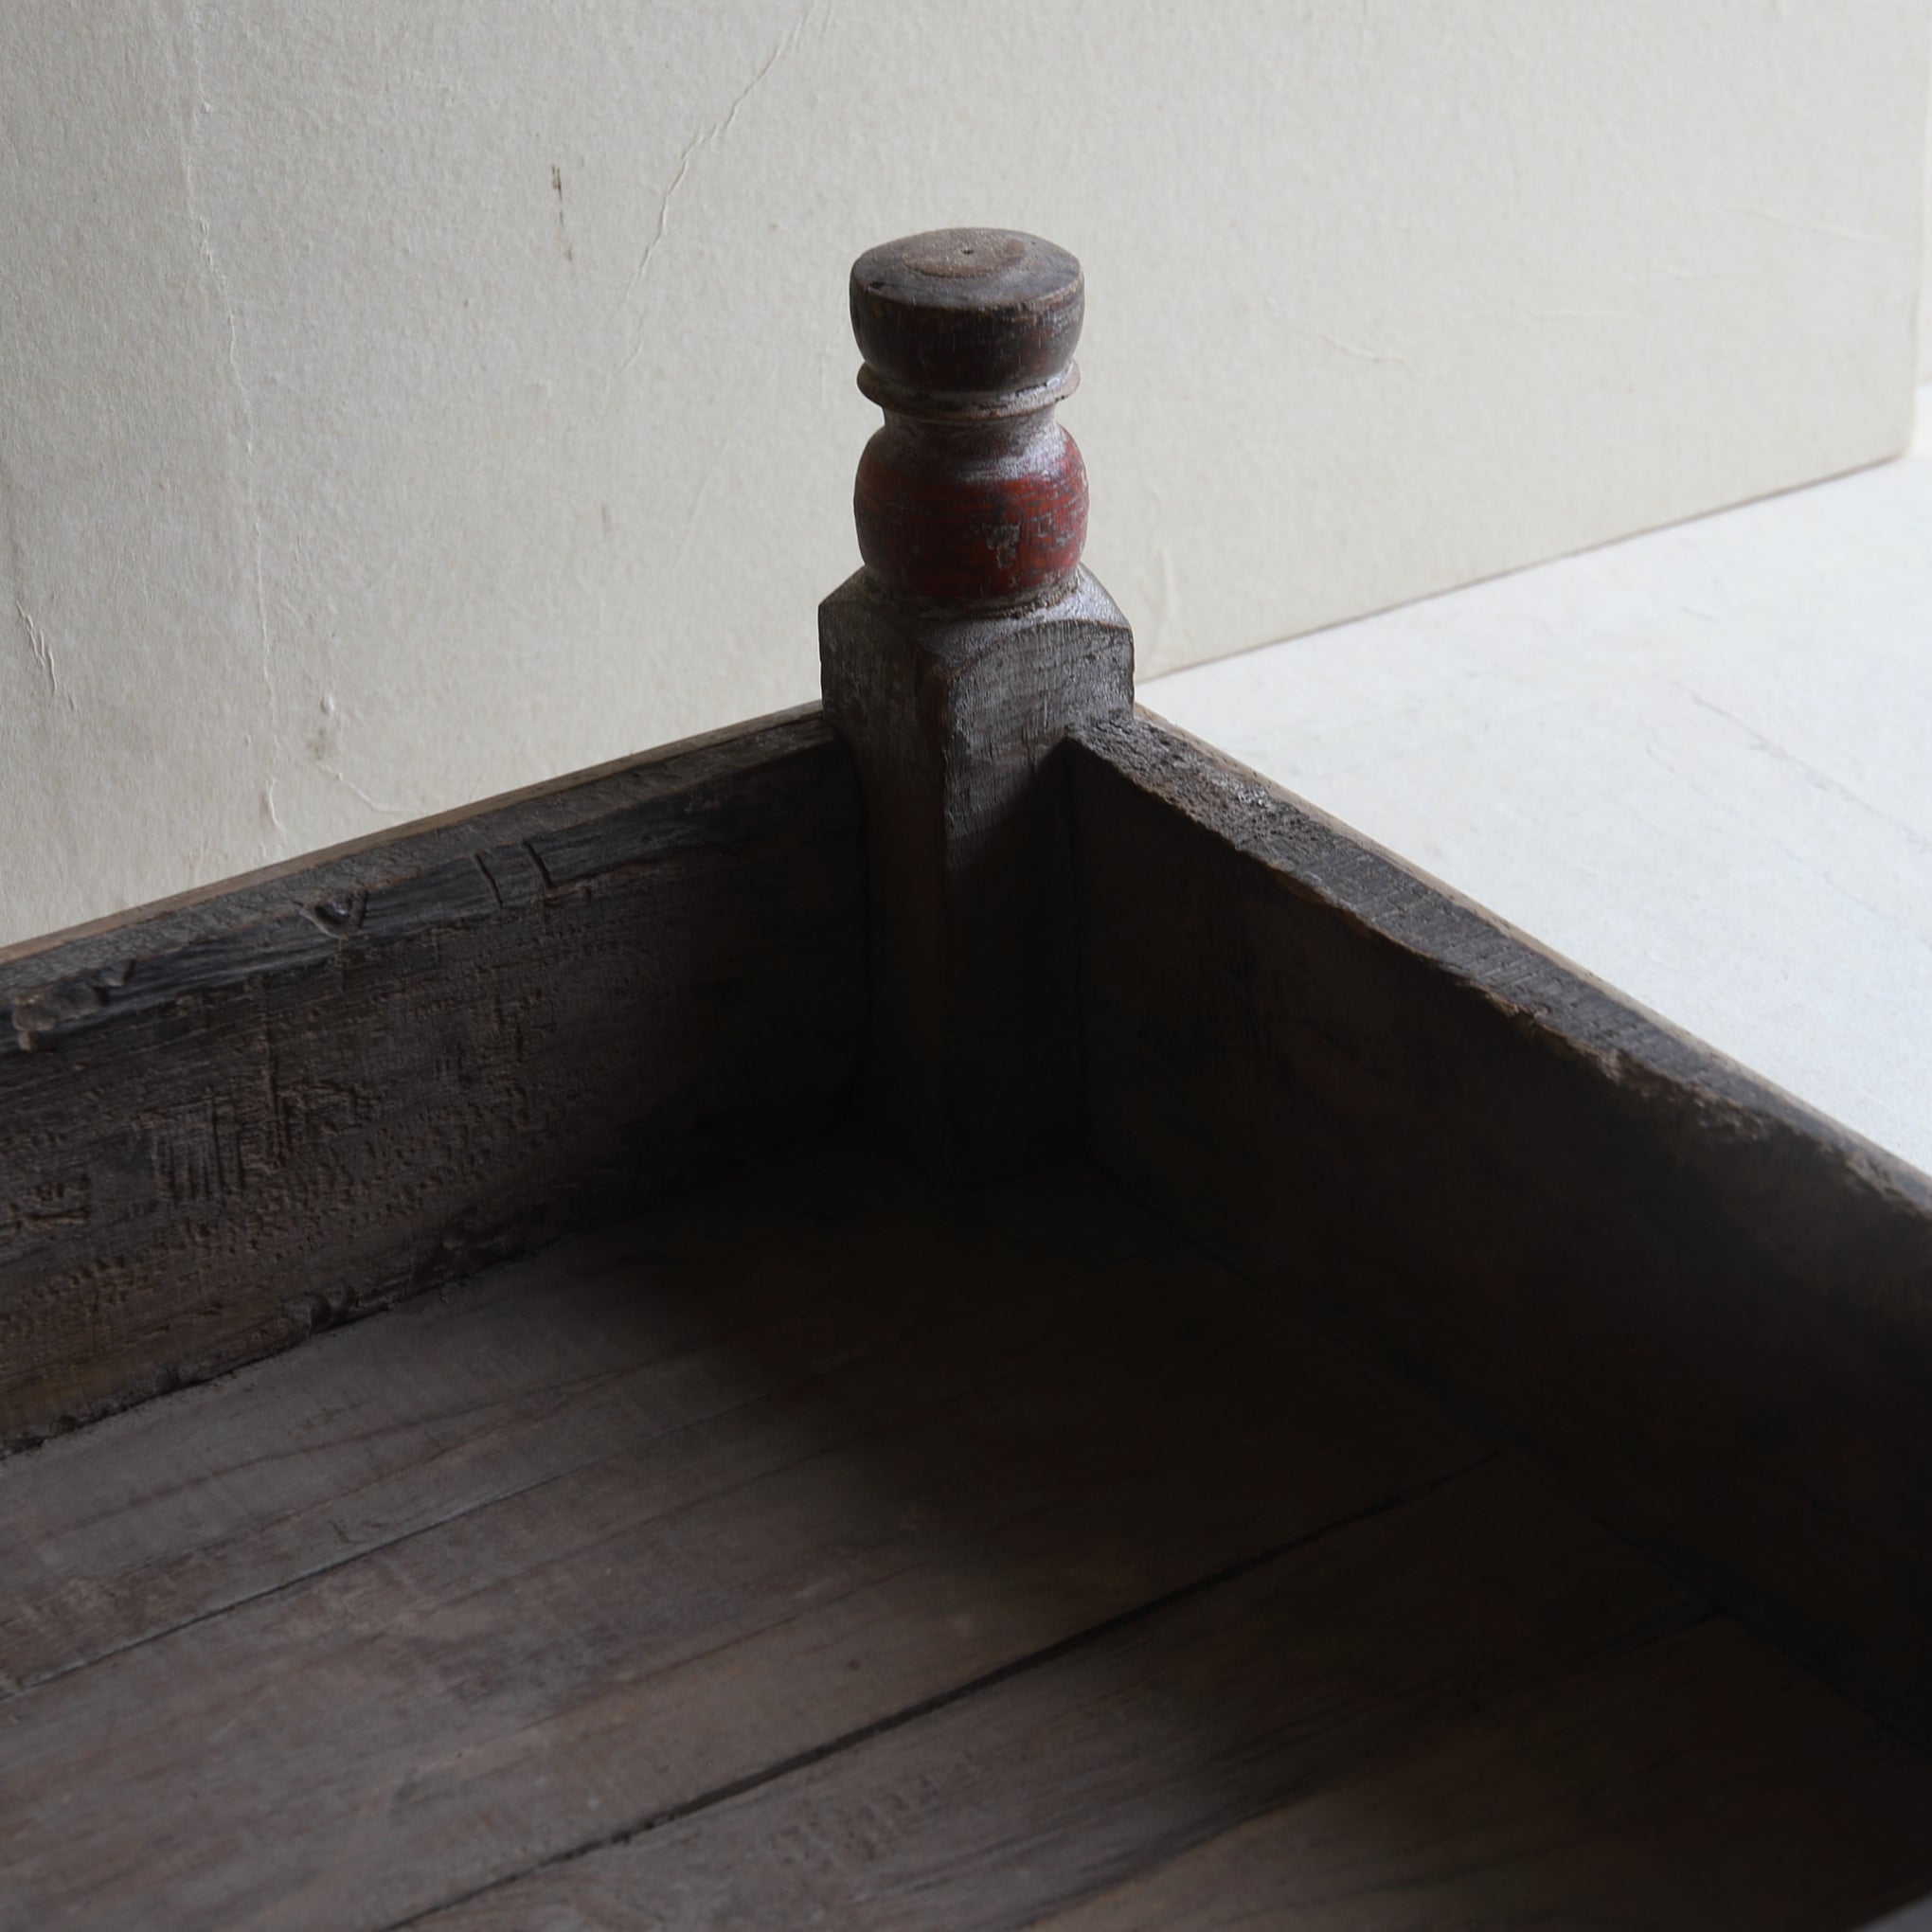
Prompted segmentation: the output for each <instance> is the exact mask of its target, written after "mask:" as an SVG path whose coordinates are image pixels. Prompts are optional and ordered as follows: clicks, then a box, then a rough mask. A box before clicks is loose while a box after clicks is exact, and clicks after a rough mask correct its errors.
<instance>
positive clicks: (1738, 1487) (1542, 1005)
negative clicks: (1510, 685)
mask: <svg viewBox="0 0 1932 1932" xmlns="http://www.w3.org/2000/svg"><path fill="white" fill-rule="evenodd" d="M1073 752H1074V766H1073V793H1074V800H1075V822H1076V827H1077V858H1078V868H1079V876H1080V882H1081V924H1082V938H1083V946H1082V962H1083V963H1082V992H1083V1011H1084V1023H1085V1036H1086V1051H1087V1082H1088V1084H1087V1100H1088V1129H1089V1136H1090V1140H1091V1145H1092V1147H1093V1150H1094V1152H1095V1153H1096V1154H1097V1155H1098V1156H1099V1157H1100V1160H1101V1161H1102V1162H1103V1163H1104V1164H1106V1165H1107V1166H1109V1167H1111V1168H1112V1169H1114V1170H1115V1171H1116V1172H1118V1174H1120V1175H1121V1176H1122V1177H1124V1178H1125V1179H1126V1180H1127V1181H1128V1182H1129V1183H1130V1184H1131V1185H1132V1186H1133V1187H1134V1188H1135V1189H1136V1190H1138V1191H1139V1192H1141V1193H1142V1194H1144V1195H1145V1196H1146V1197H1147V1198H1148V1199H1149V1200H1151V1201H1152V1202H1154V1204H1155V1205H1156V1206H1158V1207H1161V1208H1163V1209H1164V1210H1165V1211H1166V1212H1168V1213H1169V1214H1170V1215H1172V1217H1173V1218H1174V1219H1175V1220H1176V1221H1177V1222H1179V1223H1180V1225H1182V1226H1183V1227H1185V1228H1186V1229H1188V1231H1190V1233H1192V1234H1194V1235H1195V1236H1196V1237H1198V1238H1200V1239H1201V1240H1203V1241H1204V1242H1206V1243H1207V1244H1208V1245H1210V1246H1212V1247H1214V1248H1216V1249H1218V1250H1219V1251H1220V1252H1221V1253H1222V1254H1223V1255H1225V1257H1226V1258H1228V1259H1229V1260H1231V1261H1234V1262H1235V1263H1236V1264H1237V1265H1239V1266H1240V1267H1242V1268H1243V1270H1244V1271H1246V1272H1247V1273H1249V1274H1250V1275H1252V1276H1253V1277H1254V1278H1255V1279H1258V1280H1260V1281H1262V1282H1264V1283H1267V1284H1269V1285H1270V1286H1276V1287H1279V1288H1280V1289H1281V1290H1283V1291H1284V1292H1287V1293H1290V1294H1294V1295H1297V1296H1298V1297H1302V1298H1303V1300H1304V1302H1305V1303H1306V1304H1307V1305H1308V1306H1309V1308H1310V1311H1311V1312H1313V1313H1315V1314H1316V1315H1317V1316H1318V1317H1319V1318H1323V1319H1325V1320H1327V1321H1328V1322H1330V1323H1331V1324H1333V1323H1340V1324H1342V1325H1343V1326H1344V1327H1346V1328H1347V1329H1348V1330H1350V1331H1351V1332H1352V1333H1355V1334H1357V1335H1358V1336H1366V1337H1367V1338H1368V1339H1369V1340H1370V1341H1371V1342H1372V1343H1373V1344H1374V1346H1375V1347H1376V1348H1377V1349H1378V1350H1379V1351H1382V1352H1384V1353H1386V1354H1387V1355H1389V1356H1391V1357H1393V1358H1394V1359H1395V1360H1397V1361H1399V1362H1400V1363H1402V1364H1403V1365H1404V1366H1405V1367H1407V1368H1409V1369H1411V1370H1413V1371H1414V1372H1416V1373H1417V1374H1418V1375H1420V1376H1421V1377H1422V1378H1423V1379H1425V1380H1426V1381H1427V1382H1428V1383H1429V1384H1431V1385H1432V1386H1434V1387H1435V1388H1437V1389H1438V1390H1439V1391H1440V1392H1441V1393H1442V1394H1443V1395H1444V1396H1446V1397H1447V1398H1448V1399H1449V1400H1450V1401H1451V1402H1452V1403H1453V1404H1455V1405H1456V1406H1457V1407H1458V1409H1459V1411H1460V1412H1461V1413H1462V1415H1463V1416H1464V1417H1465V1418H1466V1419H1468V1420H1469V1421H1471V1422H1473V1423H1474V1424H1475V1425H1476V1426H1477V1427H1478V1428H1479V1429H1481V1430H1482V1431H1483V1432H1484V1433H1487V1434H1489V1435H1490V1436H1492V1437H1493V1438H1496V1439H1499V1440H1503V1441H1505V1442H1508V1443H1510V1444H1512V1445H1514V1446H1515V1447H1517V1448H1520V1449H1521V1450H1523V1451H1525V1452H1527V1453H1528V1454H1529V1455H1530V1456H1531V1457H1532V1458H1534V1459H1536V1460H1537V1461H1539V1462H1540V1463H1541V1464H1542V1465H1543V1466H1544V1467H1545V1468H1547V1470H1548V1471H1549V1472H1550V1473H1551V1474H1552V1475H1553V1476H1555V1477H1556V1479H1557V1480H1558V1482H1559V1484H1560V1485H1561V1486H1562V1487H1563V1488H1564V1489H1565V1490H1566V1491H1567V1492H1568V1493H1569V1494H1571V1495H1572V1496H1573V1497H1575V1498H1576V1499H1577V1500H1579V1501H1581V1502H1583V1504H1584V1505H1585V1506H1586V1507H1588V1508H1591V1509H1593V1510H1594V1511H1596V1512H1598V1513H1599V1514H1601V1516H1602V1517H1603V1519H1604V1520H1605V1521H1606V1522H1609V1523H1611V1524H1612V1525H1614V1526H1615V1527H1617V1528H1618V1529H1621V1530H1623V1531H1624V1532H1625V1533H1627V1534H1630V1535H1632V1536H1634V1537H1636V1538H1637V1539H1638V1540H1640V1541H1642V1542H1643V1543H1645V1544H1646V1545H1648V1546H1649V1547H1651V1548H1652V1549H1653V1550H1655V1552H1657V1553H1658V1554H1659V1555H1661V1556H1662V1557H1663V1558H1664V1559H1665V1560H1667V1561H1668V1562H1669V1563H1671V1564H1672V1565H1673V1566H1675V1567H1676V1568H1677V1569H1679V1570H1680V1571H1681V1572H1682V1573H1683V1574H1684V1575H1686V1576H1687V1577H1689V1578H1690V1579H1691V1580H1693V1581H1695V1582H1697V1583H1700V1584H1702V1585H1704V1586H1705V1587H1707V1588H1708V1589H1709V1590H1710V1591H1711V1592H1712V1593H1713V1594H1714V1595H1716V1596H1717V1597H1718V1598H1719V1599H1720V1600H1721V1601H1725V1602H1726V1603H1728V1604H1729V1605H1731V1606H1732V1607H1733V1608H1735V1609H1737V1610H1739V1611H1740V1612H1742V1613H1744V1614H1745V1615H1746V1616H1748V1617H1749V1618H1750V1619H1752V1620H1753V1621H1755V1622H1757V1623H1758V1624H1759V1625H1760V1626H1761V1627H1762V1629H1764V1630H1765V1631H1767V1632H1769V1633H1770V1634H1771V1635H1773V1636H1775V1637H1778V1638H1779V1639H1780V1641H1781V1642H1783V1643H1784V1644H1785V1645H1786V1646H1787V1647H1788V1648H1790V1649H1791V1650H1793V1651H1794V1652H1796V1653H1798V1655H1801V1656H1803V1657H1805V1658H1807V1659H1809V1660H1810V1661H1812V1662H1813V1663H1815V1664H1816V1665H1817V1666H1818V1667H1820V1668H1821V1669H1822V1670H1824V1671H1825V1672H1826V1673H1828V1674H1830V1675H1831V1676H1833V1677H1834V1679H1836V1680H1837V1681H1838V1682H1839V1683H1840V1684H1842V1685H1845V1686H1846V1687H1848V1688H1850V1689H1851V1690H1853V1691H1854V1692H1855V1693H1857V1694H1858V1695H1860V1696H1861V1697H1862V1698H1863V1699H1864V1700H1865V1701H1866V1702H1868V1703H1869V1705H1871V1706H1872V1707H1873V1708H1875V1709H1877V1710H1879V1711H1880V1712H1881V1713H1883V1714H1885V1715H1887V1717H1889V1718H1891V1719H1893V1720H1894V1721H1896V1722H1898V1723H1900V1724H1901V1725H1902V1726H1905V1727H1907V1728H1910V1729H1911V1730H1913V1731H1914V1732H1915V1733H1916V1734H1917V1735H1918V1736H1919V1737H1921V1738H1922V1739H1932V1185H1928V1183H1927V1181H1926V1179H1925V1177H1924V1176H1923V1175H1922V1174H1919V1173H1918V1172H1915V1171H1913V1170H1911V1169H1909V1168H1906V1167H1905V1166H1904V1165H1903V1164H1901V1163H1899V1162H1896V1161H1893V1160H1891V1159H1890V1158H1889V1157H1887V1155H1886V1154H1883V1153H1881V1152H1880V1151H1879V1150H1878V1149H1876V1148H1874V1147H1871V1146H1869V1145H1868V1144H1866V1143H1865V1142H1863V1141H1860V1140H1858V1139H1857V1138H1855V1137H1854V1136H1851V1135H1850V1134H1848V1133H1846V1132H1844V1131H1842V1130H1841V1129H1839V1128H1837V1127H1835V1126H1834V1125H1833V1124H1832V1123H1831V1122H1829V1121H1827V1120H1825V1119H1823V1118H1820V1117H1819V1116H1817V1115H1816V1114H1813V1113H1811V1112H1809V1111H1808V1110H1807V1109H1805V1108H1804V1107H1802V1106H1800V1105H1799V1104H1798V1103H1797V1102H1796V1101H1794V1100H1790V1099H1788V1098H1787V1097H1785V1096H1784V1095H1782V1094H1780V1093H1778V1092H1776V1091H1775V1090H1773V1089H1771V1088H1769V1087H1767V1086H1765V1085H1764V1084H1763V1083H1762V1082H1759V1081H1756V1080H1754V1079H1753V1078H1752V1077H1751V1076H1750V1075H1749V1074H1747V1073H1745V1072H1744V1071H1743V1070H1742V1069H1741V1068H1739V1067H1737V1066H1736V1065H1734V1064H1731V1063H1730V1062H1728V1061H1726V1060H1725V1059H1724V1058H1722V1057H1721V1056H1720V1055H1718V1054H1716V1053H1714V1052H1712V1051H1710V1050H1709V1049H1708V1048H1707V1047H1702V1046H1700V1045H1699V1044H1697V1043H1696V1042H1695V1041H1692V1040H1690V1039H1688V1038H1686V1037H1685V1036H1683V1035H1682V1034H1679V1033H1676V1032H1673V1030H1672V1029H1670V1028H1668V1027H1667V1026H1664V1025H1663V1024H1661V1023H1660V1022H1658V1021H1656V1020H1655V1019H1654V1018H1652V1017H1651V1016H1650V1015H1648V1014H1646V1013H1644V1012H1642V1011H1639V1010H1638V1009H1637V1008H1636V1007H1634V1006H1632V1005H1631V1004H1630V1003H1629V1002H1627V1001H1625V1000H1623V999H1621V998H1620V997H1619V996H1618V995H1617V994H1615V993H1611V992H1608V991H1607V990H1605V989H1604V988H1602V987H1601V986H1599V985H1597V984H1596V983H1594V982H1593V981H1591V980H1589V979H1588V978H1586V977H1585V976H1584V975H1582V974H1580V973H1578V972H1577V971H1575V970H1574V969H1572V968H1570V967H1567V966H1565V965H1564V964H1563V963H1562V962H1560V961H1559V960H1557V959H1555V958H1554V957H1551V956H1550V955H1549V954H1547V953H1546V952H1544V951H1542V950H1540V949H1539V948H1537V947H1536V946H1535V945H1534V944H1533V943H1531V942H1530V941H1529V940H1527V939H1523V938H1522V937H1520V936H1519V935H1517V934H1516V933H1514V932H1512V931H1511V930H1509V929H1508V928H1507V927H1505V926H1503V925H1502V924H1501V923H1499V922H1498V921H1495V920H1494V919H1493V918H1491V917H1490V916H1489V915H1488V914H1486V913H1483V912H1481V911H1479V910H1478V909H1476V907H1474V906H1472V905H1469V904H1468V903H1464V902H1462V901H1459V900H1457V899H1456V898H1454V897H1453V896H1451V895H1450V894H1449V893H1448V892H1446V891H1444V890H1443V889H1441V888H1440V887H1439V886H1435V885H1434V884H1432V883H1431V882H1430V881H1428V880H1427V879H1425V878H1423V877H1422V876H1421V875H1419V874H1418V873H1416V872H1415V871H1413V870H1411V869H1410V868H1408V867H1406V866H1404V865H1403V864H1402V863H1401V862H1400V861H1398V860H1396V859H1393V858H1391V857H1390V856H1389V855H1388V854H1386V853H1385V852H1383V851H1381V850H1378V849H1376V848H1374V847H1372V846H1370V845H1368V844H1367V843H1366V842H1364V841H1363V840H1361V839H1359V838H1356V837H1355V836H1354V835H1352V834H1351V833H1350V832H1348V831H1346V830H1345V829H1344V828H1342V827H1340V826H1337V825H1335V824H1334V823H1333V821H1331V820H1329V819H1327V818H1324V817H1323V816H1322V815H1321V814H1319V813H1317V812H1315V811H1313V810H1312V809H1311V808H1309V807H1308V806H1306V805H1304V804H1302V803H1300V802H1299V801H1298V800H1296V799H1293V798H1291V797H1289V796H1286V795H1285V794H1283V793H1280V792H1279V791H1277V790H1275V789H1274V788H1273V787H1271V786H1269V785H1268V784H1267V783H1265V782H1264V781H1263V780H1261V778H1257V777H1256V776H1255V775H1254V774H1253V773H1251V772H1248V771H1245V770H1243V769H1242V768H1240V767H1237V766H1235V765H1234V764H1232V763H1231V762H1230V761H1229V760H1225V759H1223V758H1221V757H1219V756H1218V755H1216V754H1215V753H1213V752H1210V751H1207V750H1206V749H1204V748H1203V747H1201V746H1199V745H1197V744H1195V743H1193V742H1191V741H1190V740H1188V739H1187V738H1185V737H1183V736H1182V735H1181V734H1180V733H1178V732H1175V731H1173V730H1172V729H1170V728H1168V727H1166V726H1163V725H1161V724H1159V723H1158V721H1156V720H1153V719H1146V718H1143V719H1137V720H1133V721H1125V722H1120V723H1114V724H1106V725H1094V726H1086V727H1082V729H1080V730H1079V731H1078V732H1076V734H1075V737H1074V743H1073ZM1338 1283H1339V1284H1343V1288H1342V1292H1341V1294H1340V1295H1338V1296H1337V1295H1333V1294H1332V1293H1330V1292H1329V1291H1331V1290H1333V1287H1334V1285H1335V1284H1338Z"/></svg>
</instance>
